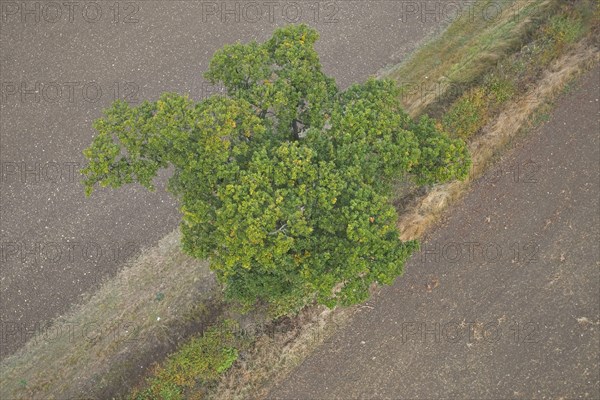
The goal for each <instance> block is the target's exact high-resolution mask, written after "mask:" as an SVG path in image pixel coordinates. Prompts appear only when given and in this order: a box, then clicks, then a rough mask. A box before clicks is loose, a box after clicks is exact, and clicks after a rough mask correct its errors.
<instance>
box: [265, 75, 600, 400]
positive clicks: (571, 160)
mask: <svg viewBox="0 0 600 400" xmlns="http://www.w3.org/2000/svg"><path fill="white" fill-rule="evenodd" d="M578 86H579V87H578V89H576V90H574V91H573V92H571V93H569V94H568V95H563V96H562V98H561V99H560V101H558V102H557V105H556V110H555V111H554V112H553V113H552V115H551V119H550V121H549V122H548V123H546V124H544V125H543V126H542V127H541V128H540V129H538V130H537V131H536V132H532V133H531V134H530V135H529V136H528V137H527V139H526V140H524V141H522V142H520V143H518V145H517V146H515V147H516V148H515V149H514V151H512V152H510V153H509V154H508V155H507V156H506V157H504V158H503V160H502V161H501V162H500V163H499V164H498V165H497V167H496V168H494V169H493V170H492V171H490V172H489V173H487V174H486V175H485V176H484V177H483V178H481V179H480V180H479V181H478V182H477V183H476V186H475V187H474V188H473V190H472V191H471V192H470V193H469V194H468V195H467V196H466V197H465V199H464V201H462V202H461V203H460V204H459V205H457V206H455V207H453V209H451V210H449V211H448V213H447V215H448V217H447V219H446V220H445V221H444V222H443V223H442V224H440V226H439V227H438V228H437V229H436V230H435V231H434V232H432V233H431V234H430V235H429V237H428V238H427V240H426V241H425V242H424V243H423V244H422V250H421V252H420V253H419V254H416V255H415V256H414V257H413V258H412V259H411V261H410V262H409V264H408V265H407V268H406V273H405V275H404V276H403V277H402V278H400V279H398V280H397V281H396V283H395V285H393V286H392V287H389V288H385V289H383V290H382V291H381V293H380V294H379V295H378V296H376V298H375V299H373V300H372V301H371V302H370V303H369V304H368V307H363V308H361V311H360V312H359V313H358V314H357V315H356V316H355V317H354V318H353V320H352V321H351V323H350V324H349V325H348V326H346V327H345V328H343V329H341V330H340V331H338V332H337V333H336V334H335V335H334V336H333V337H332V338H330V339H329V340H328V341H326V343H325V344H324V345H323V346H322V347H321V348H320V349H319V350H318V351H316V352H314V354H313V355H312V356H310V357H309V358H308V359H307V360H306V361H305V362H304V363H303V364H302V365H300V366H299V367H298V368H297V369H296V370H294V371H293V372H292V373H291V374H290V376H289V377H288V379H287V380H286V381H284V382H283V383H282V384H280V385H279V386H278V387H277V388H275V390H273V391H272V392H271V393H270V395H269V396H268V398H270V399H302V400H308V399H328V400H330V399H354V398H365V399H366V398H369V399H375V398H377V399H382V398H388V399H389V398H393V399H439V398H453V399H500V398H502V399H504V398H513V399H531V398H540V399H544V398H551V399H561V398H569V399H571V398H590V399H598V398H600V369H599V365H600V249H599V243H600V204H599V198H600V176H599V174H600V164H599V163H600V137H599V134H600V120H599V117H600V68H595V69H594V70H593V71H592V72H591V73H589V74H587V75H586V76H585V77H584V78H583V79H581V81H580V82H579V84H578Z"/></svg>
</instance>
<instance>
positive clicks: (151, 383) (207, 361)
mask: <svg viewBox="0 0 600 400" xmlns="http://www.w3.org/2000/svg"><path fill="white" fill-rule="evenodd" d="M236 329H237V325H236V323H235V322H234V321H231V320H225V321H224V322H222V323H220V324H217V325H216V326H214V327H211V328H209V329H207V330H206V331H205V332H204V334H203V335H202V336H200V337H195V338H192V339H191V340H190V341H188V342H186V343H185V344H184V345H183V346H181V347H180V348H179V349H178V350H177V351H176V352H175V353H173V354H171V355H170V356H169V357H168V358H167V359H166V360H165V361H164V363H163V364H162V365H160V366H157V367H155V369H154V371H153V373H152V376H151V377H149V378H147V380H146V384H147V386H148V387H147V388H146V389H145V390H143V391H142V392H136V391H134V393H133V394H132V395H131V396H130V398H131V399H135V400H146V399H169V400H180V399H184V398H186V397H185V395H186V390H188V389H191V388H193V387H195V386H196V385H198V384H202V385H210V384H213V383H214V382H216V381H217V380H218V379H219V377H220V376H221V374H223V373H224V372H226V371H227V370H228V369H229V368H231V366H232V365H233V363H235V361H236V360H237V359H238V349H237V347H236V346H241V345H242V343H241V340H239V339H238V338H237V336H236V334H235V332H236Z"/></svg>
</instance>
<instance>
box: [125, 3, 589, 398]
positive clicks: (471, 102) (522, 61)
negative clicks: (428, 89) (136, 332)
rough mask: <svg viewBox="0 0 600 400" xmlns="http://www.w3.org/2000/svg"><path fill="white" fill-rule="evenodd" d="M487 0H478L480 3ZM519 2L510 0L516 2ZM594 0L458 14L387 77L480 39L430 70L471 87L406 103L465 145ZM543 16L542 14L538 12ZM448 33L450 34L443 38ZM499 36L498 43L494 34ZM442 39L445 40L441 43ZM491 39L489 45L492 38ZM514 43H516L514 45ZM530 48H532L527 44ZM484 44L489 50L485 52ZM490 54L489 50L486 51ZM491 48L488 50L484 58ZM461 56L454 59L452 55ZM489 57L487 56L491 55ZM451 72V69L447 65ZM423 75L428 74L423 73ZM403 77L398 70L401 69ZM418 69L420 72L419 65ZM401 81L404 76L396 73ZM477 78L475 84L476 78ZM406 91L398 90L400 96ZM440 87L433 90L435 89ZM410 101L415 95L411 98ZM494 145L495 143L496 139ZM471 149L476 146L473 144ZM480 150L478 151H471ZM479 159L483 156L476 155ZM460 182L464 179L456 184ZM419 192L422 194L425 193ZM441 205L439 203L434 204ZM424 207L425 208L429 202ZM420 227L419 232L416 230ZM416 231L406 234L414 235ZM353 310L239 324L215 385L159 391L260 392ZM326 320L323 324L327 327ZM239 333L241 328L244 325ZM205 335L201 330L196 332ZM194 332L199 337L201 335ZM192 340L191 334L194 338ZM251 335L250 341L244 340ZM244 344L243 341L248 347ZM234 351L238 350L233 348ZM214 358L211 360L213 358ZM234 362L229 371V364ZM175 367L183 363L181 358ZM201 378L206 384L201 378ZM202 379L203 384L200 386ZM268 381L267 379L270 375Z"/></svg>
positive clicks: (563, 48)
mask: <svg viewBox="0 0 600 400" xmlns="http://www.w3.org/2000/svg"><path fill="white" fill-rule="evenodd" d="M483 3H487V2H480V3H479V5H481V4H483ZM518 3H520V2H514V4H513V6H514V5H515V4H518ZM590 10H593V4H591V2H589V1H579V2H575V3H572V4H569V5H568V6H566V7H557V2H550V1H539V2H537V3H536V2H527V4H526V5H523V7H522V8H521V11H522V12H524V13H526V15H527V18H525V19H524V21H525V20H526V21H527V22H528V23H524V22H522V21H521V22H518V21H510V20H507V19H505V18H499V19H498V21H497V23H496V24H493V25H491V26H490V25H486V26H485V29H482V28H484V27H482V26H478V25H477V24H475V25H470V24H465V23H464V21H461V22H457V23H455V24H454V25H452V26H451V27H450V29H449V30H448V32H447V33H446V34H445V35H443V36H442V37H441V38H439V39H437V40H435V41H434V42H432V43H430V44H428V45H427V46H426V47H425V48H424V49H423V50H421V51H420V52H418V53H417V54H416V55H415V56H414V57H413V58H412V59H411V60H410V61H409V62H407V63H406V64H404V65H403V66H402V67H401V68H398V69H397V70H395V71H394V72H392V73H391V76H392V77H393V76H396V74H401V73H402V71H404V70H406V69H407V70H410V71H411V72H412V75H410V74H409V75H408V78H409V79H410V78H415V77H418V76H419V75H416V74H415V73H414V71H424V70H427V71H430V70H428V68H429V67H430V65H429V60H430V57H427V55H428V54H431V52H432V51H433V52H435V51H438V50H439V49H442V48H443V49H446V51H450V52H451V53H454V54H459V55H460V54H474V53H475V52H476V51H475V50H477V51H480V50H482V46H483V45H484V44H487V45H489V46H491V49H490V47H488V48H486V50H487V51H486V52H484V53H483V54H480V55H479V56H478V57H477V56H473V57H471V58H469V59H468V61H467V62H462V61H461V62H460V66H457V65H456V64H457V61H456V60H457V59H456V58H455V59H454V63H452V61H446V62H445V63H444V65H445V68H446V70H444V68H440V69H438V70H437V71H436V72H437V73H439V74H440V75H444V76H452V75H454V76H455V77H459V78H460V79H461V81H462V82H463V83H468V85H469V86H470V87H469V88H468V89H467V90H466V91H464V92H463V93H462V94H460V96H458V98H455V99H454V100H452V101H450V100H449V99H450V98H451V97H450V96H448V95H447V93H446V92H442V93H441V96H439V97H437V98H423V97H421V101H420V102H418V104H419V105H420V108H419V107H416V108H412V110H411V112H412V114H413V115H416V114H418V113H419V110H422V109H424V108H426V107H428V106H429V107H431V106H435V107H440V108H442V109H444V111H443V112H442V113H441V118H440V125H441V126H442V127H443V128H444V129H445V130H446V131H448V132H449V133H450V134H451V135H454V136H457V137H462V138H464V139H466V140H469V141H470V142H471V143H472V144H473V143H478V142H477V141H476V140H473V139H474V138H475V135H476V134H477V133H481V132H482V129H483V128H484V127H485V126H486V125H487V123H488V122H489V121H493V120H494V119H495V118H496V117H498V116H499V115H500V114H501V112H502V111H503V110H504V107H505V106H506V105H507V103H509V102H510V101H514V99H515V98H518V97H521V98H522V97H523V96H526V95H527V93H528V89H529V86H528V84H529V83H532V82H536V81H538V78H540V74H541V72H542V71H543V70H544V69H546V68H548V67H549V66H550V65H551V64H552V63H553V62H555V61H556V60H557V59H559V58H560V57H561V56H563V55H564V54H566V53H567V52H568V51H569V50H572V45H573V44H574V42H576V41H577V40H579V39H581V37H582V36H584V35H590V32H591V30H592V27H593V18H594V14H593V13H592V12H590ZM534 17H536V18H538V21H542V20H545V22H538V23H534V22H533V21H532V18H534ZM543 17H549V18H548V19H545V18H543ZM478 30H481V33H480V34H479V35H477V34H474V35H473V36H474V37H473V38H472V39H471V40H470V41H467V42H466V43H464V40H463V43H462V44H461V45H457V44H456V41H455V40H454V39H456V38H457V37H459V36H461V35H464V34H465V31H466V32H468V33H473V32H477V31H478ZM449 36H450V37H451V38H452V39H449V38H448V37H449ZM526 38H530V39H531V40H530V41H529V42H528V44H527V46H524V47H523V44H524V43H525V42H526ZM497 39H500V40H499V42H494V40H497ZM448 41H449V42H450V43H451V45H450V46H446V45H447V43H448ZM492 43H493V44H492ZM517 43H518V44H519V46H518V47H515V46H516V44H517ZM531 49H533V50H531ZM490 51H491V52H492V53H490ZM494 51H495V52H496V53H493V52H494ZM490 54H494V55H495V56H494V57H491V56H490ZM459 59H460V58H459ZM492 61H493V62H492ZM447 71H450V74H447V73H446V72H447ZM428 75H430V76H431V75H433V74H432V73H431V72H428ZM400 76H403V77H404V76H405V75H400ZM420 76H424V74H423V73H422V72H421V75H420ZM399 81H400V83H401V84H402V82H404V81H403V80H402V79H399ZM478 81H481V82H482V83H481V84H477V83H476V82H478ZM406 94H407V93H406V92H405V95H406ZM438 94H440V93H438ZM413 100H414V99H413ZM530 111H532V110H528V112H527V115H531V112H530ZM495 144H499V143H495ZM472 150H473V151H475V152H477V149H476V148H472ZM478 154H481V152H478ZM476 158H477V159H481V158H484V157H476ZM461 189H464V186H461ZM424 198H427V196H425V197H424ZM440 208H443V206H441V207H440ZM429 211H431V208H430V209H429ZM421 233H422V231H421V232H419V235H420V234H421ZM419 235H413V237H417V236H419ZM357 310H360V307H354V308H352V309H351V310H350V309H346V310H335V311H333V312H328V311H327V310H325V309H323V308H322V307H312V308H309V309H305V310H303V312H302V313H300V315H298V316H296V317H295V318H293V319H289V318H288V319H282V320H280V321H274V322H273V323H272V325H271V326H276V327H278V328H276V329H274V330H271V333H273V332H274V331H277V332H278V333H277V334H265V333H264V331H263V332H262V333H260V332H259V333H255V334H254V335H251V336H250V337H248V336H246V335H245V334H244V335H239V331H235V330H231V328H229V330H228V331H227V335H229V336H228V337H237V338H238V340H241V339H242V338H244V340H245V341H244V342H243V343H244V346H245V348H244V351H247V352H248V355H247V356H246V357H245V358H246V359H245V360H240V361H238V362H236V363H235V364H233V363H232V364H227V365H228V368H224V369H222V370H221V373H222V374H224V376H223V377H222V378H221V379H220V382H219V385H218V386H217V387H215V386H214V384H215V382H218V381H219V379H218V375H219V373H218V371H217V370H216V369H214V368H213V370H212V371H211V373H212V374H214V375H213V378H214V379H212V380H210V381H206V380H205V379H199V381H197V382H196V385H193V386H187V387H185V390H183V389H184V388H183V385H181V386H179V387H178V390H179V391H178V392H177V395H175V396H174V397H164V398H169V399H183V398H204V397H209V398H223V399H230V398H245V397H252V398H256V397H260V396H261V395H264V394H266V392H267V383H268V382H269V381H273V380H274V379H273V378H275V380H276V379H277V378H280V377H282V376H283V375H284V371H289V370H291V368H293V366H295V365H297V364H299V363H300V362H301V360H302V359H303V358H304V356H305V355H307V354H308V353H309V352H310V351H311V350H312V349H314V348H315V347H316V346H317V345H318V344H319V343H321V342H322V341H323V339H324V338H325V337H327V336H328V333H331V332H332V331H333V329H331V325H332V324H331V321H335V322H336V323H342V322H343V321H345V320H347V318H348V316H349V315H350V314H351V313H353V312H357ZM290 321H291V322H292V325H294V328H292V329H280V327H281V326H285V325H289V324H290ZM328 325H329V329H328V328H327V326H328ZM244 333H246V332H244ZM204 337H206V334H205V335H204V336H202V339H203V338H204ZM202 339H201V340H202ZM193 340H195V339H193ZM248 341H250V342H248ZM223 346H224V344H223V343H219V342H215V343H212V342H211V343H210V345H209V346H208V347H207V348H204V347H203V348H201V349H198V351H199V352H208V353H211V354H222V351H223V349H224V347H223ZM248 346H249V348H248ZM182 353H184V354H186V353H187V347H183V348H182V349H181V350H180V351H178V352H176V353H174V354H172V355H171V356H170V357H169V358H168V359H167V361H166V362H165V365H168V366H171V365H173V363H175V364H177V363H178V361H177V360H182V361H179V362H184V363H187V362H189V359H188V358H185V357H183V358H182ZM236 354H239V353H237V352H236ZM215 365H217V364H215ZM230 366H233V369H232V370H231V371H229V373H226V371H228V370H229V367H230ZM179 368H183V367H182V366H181V365H180V366H179ZM202 381H204V383H205V384H203V383H202ZM147 382H148V383H149V384H150V386H151V387H152V385H155V386H156V385H157V382H159V383H160V385H167V384H172V382H173V380H172V379H171V377H169V376H165V375H164V374H155V375H153V376H151V377H150V378H148V380H147ZM206 383H208V387H207V385H206ZM271 384H272V382H271ZM147 393H148V392H143V393H142V394H140V392H139V391H138V390H136V391H134V393H133V394H132V396H131V397H130V398H133V399H136V400H141V399H151V398H156V397H152V396H156V392H154V394H152V395H147Z"/></svg>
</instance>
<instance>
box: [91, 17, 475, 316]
mask: <svg viewBox="0 0 600 400" xmlns="http://www.w3.org/2000/svg"><path fill="white" fill-rule="evenodd" d="M317 39H318V33H317V32H316V31H315V30H314V29H312V28H309V27H307V26H306V25H291V26H288V27H285V28H280V29H277V30H276V31H275V33H274V34H273V37H272V38H271V39H270V40H268V41H266V42H264V43H256V42H250V43H247V44H239V43H238V44H233V45H229V46H225V47H224V48H222V49H221V50H219V51H217V52H216V53H215V55H214V56H213V59H212V61H211V62H210V65H209V68H208V71H207V72H206V74H205V77H206V78H207V79H208V80H210V81H211V82H212V83H215V84H216V83H220V84H222V85H224V86H225V88H226V89H227V93H228V95H227V96H223V95H213V96H211V97H210V98H207V99H205V100H202V101H200V102H194V101H192V100H190V99H189V98H187V97H185V96H180V95H178V94H173V93H167V94H164V95H162V96H161V97H160V99H159V100H157V101H155V102H148V101H146V102H143V103H141V104H140V105H138V106H135V107H132V106H130V105H128V104H127V103H125V102H122V101H117V102H115V103H114V104H113V105H112V107H110V108H109V109H107V110H105V113H104V116H103V117H102V118H100V119H98V120H96V121H95V123H94V127H95V129H96V130H97V131H98V135H97V136H96V137H95V139H94V141H93V143H92V145H91V146H90V147H89V148H88V149H86V150H85V151H84V154H85V156H86V157H87V159H88V160H89V164H88V165H87V166H86V167H85V168H84V170H83V173H84V175H85V180H84V184H85V187H86V193H87V194H88V195H89V194H91V192H92V190H93V188H94V187H95V185H97V184H99V185H100V186H110V187H114V188H117V187H120V186H121V185H123V184H126V183H132V182H139V183H140V184H142V185H144V186H146V187H147V188H149V189H153V186H152V179H153V178H154V177H155V176H156V174H157V172H158V170H159V169H161V168H167V167H170V166H172V167H173V170H174V173H173V176H172V177H171V178H170V181H169V190H170V191H171V192H172V193H173V194H174V195H175V196H177V198H178V199H179V201H180V207H181V211H182V214H183V221H182V223H181V231H182V241H183V248H184V250H185V251H186V252H187V253H189V254H191V255H193V256H194V257H198V258H208V259H209V260H210V262H211V268H212V269H213V270H214V271H215V272H216V275H217V277H218V279H219V280H220V281H221V282H222V283H223V284H224V287H225V290H226V293H227V294H228V295H229V296H230V297H231V298H234V299H236V300H238V301H241V302H242V303H243V304H246V305H250V304H254V303H255V302H256V301H257V300H259V301H264V302H266V303H268V304H270V305H272V306H273V310H275V311H274V312H275V313H279V314H282V313H286V312H289V311H290V310H294V309H297V308H298V307H300V306H302V305H303V304H304V303H305V302H306V301H309V300H313V299H316V300H317V301H318V302H319V303H322V304H326V305H329V306H333V305H335V304H344V305H347V304H353V303H357V302H361V301H363V300H365V299H366V298H367V296H368V288H369V286H370V285H371V284H372V283H373V282H379V283H384V284H390V283H391V282H392V281H393V279H394V278H395V277H397V276H398V275H400V274H401V273H402V268H403V265H404V262H405V260H406V259H407V258H408V257H409V256H410V254H411V252H412V251H414V250H415V249H416V248H417V243H416V242H413V241H411V242H401V241H400V240H399V239H398V237H399V232H398V231H397V228H396V223H397V214H396V211H395V209H394V207H393V206H392V205H391V204H390V201H389V197H390V194H391V185H392V183H393V180H394V179H398V178H399V177H402V176H406V175H407V174H410V175H411V176H413V177H414V179H415V180H416V181H417V182H418V183H420V184H431V183H436V182H445V181H448V180H452V179H456V178H459V179H460V178H463V177H465V176H466V174H467V171H468V168H469V164H470V159H469V154H468V151H467V149H466V146H465V143H464V142H463V141H461V140H455V139H450V138H449V137H448V136H447V135H446V134H445V133H443V132H440V130H439V129H438V128H437V127H436V124H435V123H434V121H433V120H431V119H429V118H427V117H423V118H422V119H420V120H419V121H413V120H412V119H411V118H410V117H409V116H408V115H407V114H406V113H405V112H404V111H403V110H402V109H401V107H400V103H399V92H398V88H397V87H396V85H395V83H394V82H392V81H389V80H375V79H369V80H367V81H366V82H365V83H362V84H355V85H353V86H351V87H350V88H348V89H347V90H345V91H340V90H339V89H338V88H337V86H336V83H335V81H334V80H333V79H332V78H330V77H327V76H326V75H325V74H324V73H323V72H322V69H321V65H320V62H319V57H318V54H317V52H316V51H315V49H314V44H315V42H316V40H317Z"/></svg>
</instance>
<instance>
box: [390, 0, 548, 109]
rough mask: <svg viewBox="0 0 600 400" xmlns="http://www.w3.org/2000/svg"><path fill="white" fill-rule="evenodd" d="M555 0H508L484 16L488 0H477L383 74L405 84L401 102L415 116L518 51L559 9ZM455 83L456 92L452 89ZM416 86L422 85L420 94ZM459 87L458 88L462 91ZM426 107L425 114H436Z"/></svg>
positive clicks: (454, 94)
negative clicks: (493, 14) (490, 15)
mask: <svg viewBox="0 0 600 400" xmlns="http://www.w3.org/2000/svg"><path fill="white" fill-rule="evenodd" d="M557 3H558V2H557V1H553V0H508V1H505V2H502V4H503V8H502V10H503V12H502V13H500V14H498V15H497V16H496V17H494V18H487V19H486V18H483V17H482V15H485V14H484V13H483V11H482V10H484V9H485V8H486V7H487V6H488V5H489V4H490V1H489V0H480V1H477V2H476V3H475V5H474V11H473V12H471V13H467V14H466V15H464V16H462V17H460V18H458V19H456V20H455V21H454V22H453V23H452V25H450V26H449V27H448V29H447V30H446V31H445V32H444V33H443V34H442V35H441V36H440V37H438V38H435V39H434V40H432V41H431V42H429V43H427V44H426V45H425V46H424V47H422V48H421V49H419V50H417V51H416V52H415V53H414V54H412V55H411V57H410V58H409V59H408V60H407V61H406V62H404V63H402V64H400V65H399V66H398V67H397V68H396V69H393V70H391V71H390V72H389V73H388V74H387V77H389V78H392V79H394V80H396V81H397V82H398V83H399V85H400V87H402V88H406V90H405V93H404V94H403V98H402V100H403V104H404V107H405V108H406V110H407V111H409V113H410V114H411V115H413V116H414V115H417V114H420V113H422V112H424V111H425V110H426V108H427V107H428V106H430V105H432V104H433V103H436V105H437V106H439V105H440V104H441V105H443V104H448V103H450V102H452V101H454V100H455V99H456V97H458V96H460V95H461V93H462V92H464V91H465V90H468V89H469V87H471V86H472V85H473V84H474V83H476V82H477V80H478V79H480V78H481V77H482V76H483V75H484V74H485V73H486V72H488V71H489V70H490V69H491V68H493V67H494V66H495V65H496V64H497V62H498V60H501V59H503V58H504V57H505V56H506V55H508V54H510V53H512V52H514V51H516V50H518V49H519V48H520V47H521V46H522V45H523V44H524V43H525V42H526V41H527V38H528V36H529V34H530V33H531V32H532V31H533V30H535V29H536V27H537V24H538V23H539V22H540V21H541V20H543V18H544V16H547V15H548V14H549V13H551V12H552V10H553V9H555V8H556V7H557ZM455 87H458V88H459V90H458V91H456V90H452V89H453V88H455ZM414 88H421V89H423V88H424V89H425V90H424V91H425V92H428V94H426V95H423V94H422V93H419V92H418V91H417V90H415V89H414ZM432 88H433V89H432ZM461 88H462V90H460V89H461ZM436 111H438V110H436V109H435V107H434V109H433V110H427V112H428V113H429V114H432V113H433V114H434V115H435V114H436Z"/></svg>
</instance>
